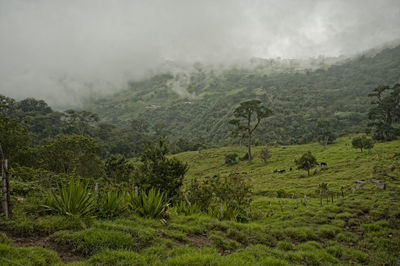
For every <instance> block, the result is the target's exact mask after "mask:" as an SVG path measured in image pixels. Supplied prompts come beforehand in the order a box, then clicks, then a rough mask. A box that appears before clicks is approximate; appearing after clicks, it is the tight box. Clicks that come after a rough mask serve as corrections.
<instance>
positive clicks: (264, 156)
mask: <svg viewBox="0 0 400 266" xmlns="http://www.w3.org/2000/svg"><path fill="white" fill-rule="evenodd" d="M260 158H261V160H262V161H263V162H264V163H267V162H268V160H269V159H270V158H271V152H270V151H269V149H268V148H264V149H262V150H261V152H260Z"/></svg>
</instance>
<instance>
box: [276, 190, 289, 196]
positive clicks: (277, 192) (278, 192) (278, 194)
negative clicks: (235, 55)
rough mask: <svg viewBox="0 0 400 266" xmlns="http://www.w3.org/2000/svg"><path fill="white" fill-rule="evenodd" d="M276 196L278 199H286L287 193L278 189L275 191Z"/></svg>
mask: <svg viewBox="0 0 400 266" xmlns="http://www.w3.org/2000/svg"><path fill="white" fill-rule="evenodd" d="M276 196H277V197H278V198H287V197H288V193H287V192H286V191H285V190H284V189H283V188H281V189H278V190H277V191H276Z"/></svg>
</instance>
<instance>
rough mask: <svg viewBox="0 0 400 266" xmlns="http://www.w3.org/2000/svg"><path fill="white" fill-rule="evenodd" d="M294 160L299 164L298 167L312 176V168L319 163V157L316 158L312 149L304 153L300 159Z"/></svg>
mask: <svg viewBox="0 0 400 266" xmlns="http://www.w3.org/2000/svg"><path fill="white" fill-rule="evenodd" d="M294 162H295V164H296V165H297V169H303V170H306V171H307V173H308V176H310V170H311V169H312V168H313V167H315V166H317V165H318V162H317V159H315V157H314V155H312V154H311V152H310V151H308V152H306V153H304V154H303V155H302V156H301V157H300V158H299V159H297V160H294Z"/></svg>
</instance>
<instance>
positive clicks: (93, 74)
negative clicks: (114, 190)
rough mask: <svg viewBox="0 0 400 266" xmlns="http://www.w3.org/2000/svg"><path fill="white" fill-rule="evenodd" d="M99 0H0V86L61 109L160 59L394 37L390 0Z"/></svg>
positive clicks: (299, 49)
mask: <svg viewBox="0 0 400 266" xmlns="http://www.w3.org/2000/svg"><path fill="white" fill-rule="evenodd" d="M100 3H101V4H99V1H97V0H89V1H52V0H43V1H29V0H19V1H10V0H0V37H1V42H0V58H1V60H0V93H2V94H5V95H9V96H11V97H14V98H17V99H22V98H25V97H35V98H40V99H44V100H46V101H47V102H49V103H50V104H51V105H52V106H53V107H58V108H59V109H63V108H65V107H66V106H79V105H80V104H81V102H82V99H83V98H85V97H87V96H93V97H94V96H95V95H97V94H112V93H114V92H116V91H120V90H123V89H126V88H127V83H128V81H130V80H140V79H142V78H148V77H149V76H151V75H152V73H160V72H158V69H159V67H160V66H162V65H165V62H174V64H177V65H179V66H181V67H183V68H189V69H190V68H191V66H192V65H193V64H194V63H195V62H199V63H200V64H202V65H213V66H219V65H224V66H225V67H228V68H230V66H231V65H232V64H233V65H235V64H236V65H239V66H240V65H242V64H243V65H247V64H248V61H249V59H250V58H278V57H280V58H282V60H289V59H301V60H303V59H306V58H318V57H319V56H323V57H326V58H332V57H338V56H341V55H342V56H345V57H348V56H350V55H354V54H358V53H360V52H363V51H365V50H367V49H371V48H374V47H377V46H379V45H382V44H384V43H387V42H389V41H392V40H396V39H399V36H400V27H399V26H398V25H400V16H399V12H400V4H399V2H398V1H397V0H388V1H373V0H368V1H365V0H363V1H314V0H307V1H301V3H300V2H299V3H293V1H289V0H285V1H280V2H279V4H276V2H275V1H254V2H243V1H227V0H223V1H217V2H216V1H209V0H207V1H201V2H196V1H180V0H178V1H171V2H170V1H168V2H165V1H158V0H156V1H146V2H142V1H124V0H118V1H100ZM328 61H329V60H327V62H328ZM289 62H292V61H289ZM285 64H286V62H285ZM296 64H297V63H295V66H291V67H294V68H297V67H298V66H297V65H296ZM307 64H308V63H307ZM167 65H170V64H167ZM317 65H318V64H317ZM307 67H312V68H314V67H313V66H312V65H308V66H307ZM161 68H162V67H161ZM217 68H218V67H217ZM239 68H242V67H239ZM186 72H187V71H186ZM161 73H162V71H161Z"/></svg>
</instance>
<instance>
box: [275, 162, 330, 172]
mask: <svg viewBox="0 0 400 266" xmlns="http://www.w3.org/2000/svg"><path fill="white" fill-rule="evenodd" d="M317 165H320V166H321V167H322V166H328V164H327V163H325V162H321V163H319V164H318V163H317ZM289 171H293V168H292V167H290V168H289ZM274 173H279V174H283V173H286V169H280V170H278V169H275V170H274Z"/></svg>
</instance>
